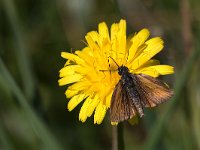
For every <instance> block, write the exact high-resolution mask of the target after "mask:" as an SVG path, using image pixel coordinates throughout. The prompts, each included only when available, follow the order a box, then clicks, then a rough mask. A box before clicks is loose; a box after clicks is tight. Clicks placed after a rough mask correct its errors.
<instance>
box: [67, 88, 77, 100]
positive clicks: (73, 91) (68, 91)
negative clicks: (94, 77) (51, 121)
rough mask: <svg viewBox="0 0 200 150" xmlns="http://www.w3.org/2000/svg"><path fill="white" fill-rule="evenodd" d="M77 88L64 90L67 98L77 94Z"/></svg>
mask: <svg viewBox="0 0 200 150" xmlns="http://www.w3.org/2000/svg"><path fill="white" fill-rule="evenodd" d="M78 92H79V91H78V90H70V89H69V88H68V89H67V90H66V91H65V95H66V97H67V98H71V97H73V96H75V95H77V94H78Z"/></svg>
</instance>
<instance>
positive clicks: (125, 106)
mask: <svg viewBox="0 0 200 150" xmlns="http://www.w3.org/2000/svg"><path fill="white" fill-rule="evenodd" d="M110 112H111V113H110V114H111V116H110V118H111V121H112V122H121V121H124V120H127V119H130V118H132V117H133V116H134V115H135V114H136V111H135V107H134V104H133V101H132V100H131V99H129V98H128V95H127V91H126V88H124V87H123V84H122V81H121V80H120V81H119V82H118V83H117V85H116V87H115V89H114V92H113V95H112V99H111V106H110Z"/></svg>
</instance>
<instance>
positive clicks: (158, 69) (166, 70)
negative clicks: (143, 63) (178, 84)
mask: <svg viewBox="0 0 200 150" xmlns="http://www.w3.org/2000/svg"><path fill="white" fill-rule="evenodd" d="M135 73H137V74H138V73H141V74H146V75H149V76H152V77H158V76H159V75H166V74H172V73H174V68H173V67H172V66H169V65H155V66H149V67H145V68H142V69H138V70H136V72H135Z"/></svg>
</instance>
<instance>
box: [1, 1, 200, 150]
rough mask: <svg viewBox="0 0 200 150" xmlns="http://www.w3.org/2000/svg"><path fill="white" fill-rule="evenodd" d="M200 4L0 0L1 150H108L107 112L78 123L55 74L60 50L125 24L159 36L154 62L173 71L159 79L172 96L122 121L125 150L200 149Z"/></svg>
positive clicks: (79, 45) (61, 61) (130, 29)
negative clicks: (132, 120) (135, 119)
mask: <svg viewBox="0 0 200 150" xmlns="http://www.w3.org/2000/svg"><path fill="white" fill-rule="evenodd" d="M199 14H200V2H199V1H198V0H179V1H177V0H162V1H160V0H141V1H140V0H134V1H133V0H108V1H107V0H55V1H49V0H29V1H27V0H15V1H14V0H1V1H0V149H2V150H15V149H20V150H27V149H29V150H40V149H41V150H45V149H48V150H49V149H53V150H62V149H70V150H76V149H83V150H90V149H91V150H102V149H104V150H106V149H107V150H109V149H111V145H112V143H111V142H112V132H111V131H112V127H111V125H110V122H109V113H107V116H106V118H105V120H104V121H103V123H102V124H101V125H93V118H92V117H91V118H89V119H88V120H87V121H86V123H84V124H83V123H81V122H79V121H78V113H79V110H80V107H81V104H80V105H79V106H78V107H77V108H75V110H74V111H72V112H70V113H69V112H68V111H67V102H68V100H67V99H66V98H65V95H64V92H65V90H66V87H59V86H58V82H57V80H58V79H59V77H58V72H59V70H60V69H61V68H62V67H63V65H64V63H65V60H64V59H62V58H61V57H60V53H61V51H69V52H70V50H71V49H73V50H77V49H81V48H83V47H84V46H85V44H84V43H83V42H82V40H84V35H85V34H86V33H87V32H88V31H91V30H97V26H98V23H99V22H101V21H105V22H106V23H107V24H108V25H109V26H110V25H111V24H112V23H113V22H118V21H119V20H120V19H121V18H124V19H126V20H127V34H132V33H134V32H136V31H138V30H140V29H142V28H144V27H146V28H149V29H150V31H151V34H152V36H161V37H162V38H163V39H164V41H165V48H164V50H163V51H162V52H161V53H160V54H158V55H157V56H156V58H157V59H159V60H160V61H161V63H163V64H170V65H172V66H174V67H175V74H174V75H169V76H165V77H161V78H162V79H163V80H164V81H166V82H167V83H169V85H170V86H171V87H172V88H173V89H174V91H175V96H174V97H173V98H172V99H171V101H168V102H167V103H165V104H163V105H160V106H159V107H157V108H155V109H153V110H145V113H146V115H145V117H143V118H142V119H140V121H139V124H138V125H135V126H131V125H130V124H128V123H125V126H124V128H125V129H124V139H125V149H126V150H133V149H136V150H138V149H142V150H143V149H147V150H151V149H152V150H154V149H164V150H165V149H166V150H168V149H172V150H173V149H177V150H179V149H181V150H188V149H189V150H190V149H200V72H199V71H200V69H199V68H200V67H199V66H200V59H199V53H200V44H199V41H200V15H199Z"/></svg>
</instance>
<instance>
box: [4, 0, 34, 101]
mask: <svg viewBox="0 0 200 150" xmlns="http://www.w3.org/2000/svg"><path fill="white" fill-rule="evenodd" d="M2 4H3V6H4V10H5V13H6V15H7V17H8V21H9V22H10V25H11V29H12V31H13V34H14V37H15V40H14V41H15V43H14V44H16V48H14V50H15V54H16V58H17V63H18V67H19V71H20V75H21V79H22V85H23V90H24V93H25V96H26V97H27V98H28V100H29V99H31V98H32V96H33V92H34V78H33V73H32V71H31V65H30V62H29V58H28V55H27V51H26V50H27V46H26V44H25V40H24V37H23V31H22V26H21V24H20V21H19V18H18V15H17V11H16V9H15V5H14V3H13V0H2Z"/></svg>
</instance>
